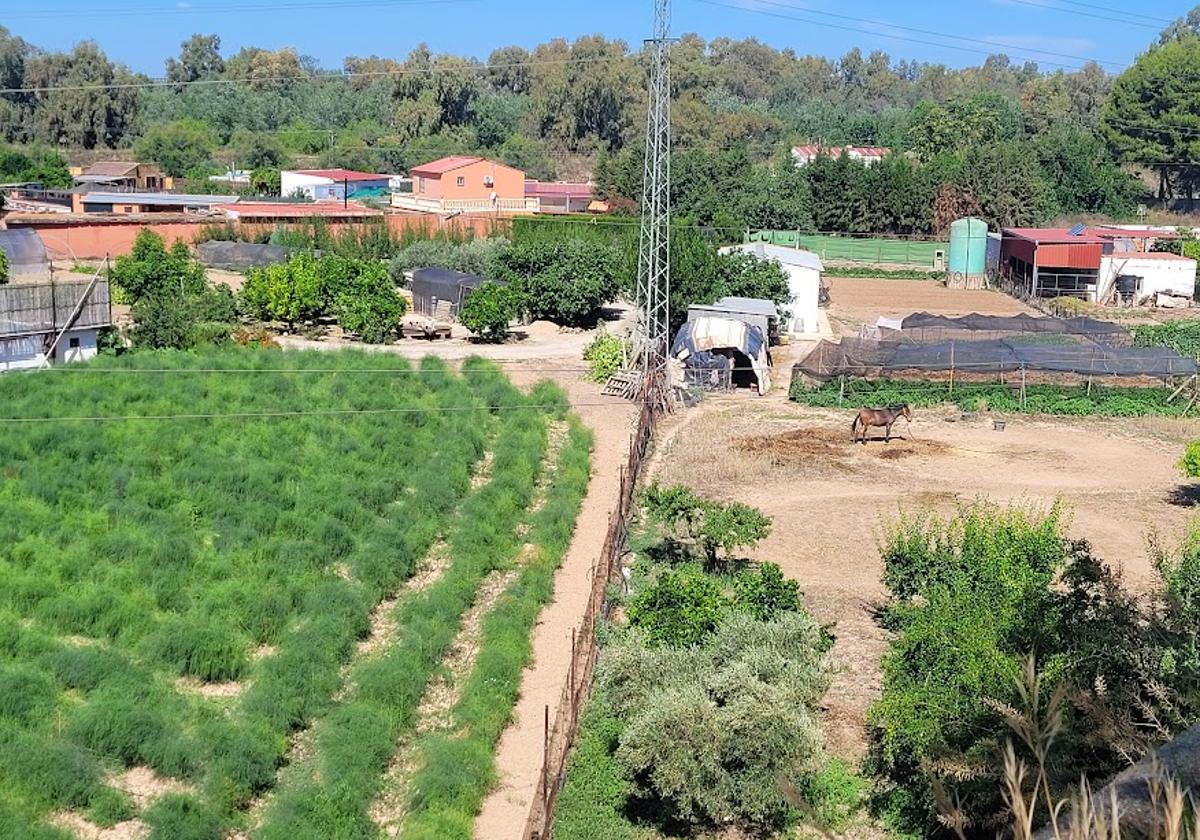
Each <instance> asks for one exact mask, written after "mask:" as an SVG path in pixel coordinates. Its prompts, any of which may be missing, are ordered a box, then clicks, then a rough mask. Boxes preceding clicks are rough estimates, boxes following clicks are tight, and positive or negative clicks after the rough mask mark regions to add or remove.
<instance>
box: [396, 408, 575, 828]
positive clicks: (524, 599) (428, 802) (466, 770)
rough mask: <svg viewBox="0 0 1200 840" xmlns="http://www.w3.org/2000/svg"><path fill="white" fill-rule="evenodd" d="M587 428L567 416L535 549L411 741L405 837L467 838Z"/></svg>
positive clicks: (571, 502)
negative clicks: (467, 669)
mask: <svg viewBox="0 0 1200 840" xmlns="http://www.w3.org/2000/svg"><path fill="white" fill-rule="evenodd" d="M591 445H592V435H591V433H590V432H589V431H588V430H587V429H586V428H584V427H583V426H582V425H581V424H580V423H579V421H578V420H577V419H575V418H574V417H572V418H571V420H570V431H569V437H568V440H567V443H566V445H565V446H564V448H563V449H562V451H561V452H560V454H559V459H558V465H557V468H556V470H555V473H554V477H553V479H552V481H551V483H550V486H549V488H548V491H547V497H546V502H545V504H544V505H543V506H542V508H541V509H540V510H539V511H538V512H537V513H536V514H535V515H534V516H533V520H532V522H531V529H530V533H529V542H530V544H532V545H533V546H534V548H535V550H534V552H533V554H532V556H531V557H530V558H529V559H528V561H527V563H526V565H525V567H524V569H523V570H522V572H521V575H520V577H519V578H518V579H517V580H516V582H515V583H514V584H513V585H512V586H511V587H510V588H509V590H508V591H507V592H506V593H505V594H504V596H503V597H502V598H501V600H500V601H499V603H498V604H497V605H496V607H495V609H494V610H493V611H492V612H491V613H490V614H489V615H488V616H487V617H486V618H485V619H484V622H483V628H482V631H483V632H482V643H481V645H480V650H479V654H478V657H477V659H476V661H475V667H474V669H473V671H472V673H471V676H470V678H469V679H468V681H467V683H466V685H465V687H464V689H463V693H462V696H461V697H460V699H459V701H458V703H457V704H456V705H455V707H454V709H453V711H452V712H451V725H450V727H449V730H450V731H449V732H436V733H431V734H430V735H428V736H426V737H425V738H423V739H422V740H421V741H420V742H419V743H418V760H419V763H420V770H419V771H418V772H417V773H416V775H415V776H414V777H413V780H412V784H411V785H410V793H409V797H408V809H407V818H406V822H405V824H404V830H403V833H402V834H401V837H402V838H406V840H454V839H455V838H457V839H458V840H469V838H470V837H471V836H472V826H473V824H474V821H475V816H476V814H477V813H478V812H479V809H480V807H481V805H482V803H483V798H484V796H485V795H486V793H487V790H488V787H489V786H490V785H491V784H492V782H493V781H494V779H495V775H496V770H495V748H496V744H497V742H498V741H499V739H500V736H501V734H502V733H503V731H504V727H505V726H506V725H507V724H508V721H509V720H510V718H511V716H512V709H513V706H514V705H515V703H516V701H517V696H518V694H519V689H520V681H521V672H522V669H523V668H524V667H525V666H526V665H527V664H528V662H529V661H530V658H531V656H532V652H533V645H532V641H531V639H530V633H531V631H532V629H533V625H534V622H535V620H536V619H537V616H538V613H540V612H541V610H542V608H543V607H544V606H545V605H546V604H547V603H548V602H549V600H550V598H551V597H552V595H553V594H554V573H555V571H556V570H557V569H558V567H559V566H560V565H561V563H562V559H563V557H564V556H565V554H566V552H567V548H568V546H569V545H570V542H571V536H572V534H573V533H574V531H575V520H576V518H577V517H578V514H579V508H580V505H581V504H582V502H583V496H584V494H585V493H586V492H587V486H588V479H589V476H590V457H589V456H590V452H591Z"/></svg>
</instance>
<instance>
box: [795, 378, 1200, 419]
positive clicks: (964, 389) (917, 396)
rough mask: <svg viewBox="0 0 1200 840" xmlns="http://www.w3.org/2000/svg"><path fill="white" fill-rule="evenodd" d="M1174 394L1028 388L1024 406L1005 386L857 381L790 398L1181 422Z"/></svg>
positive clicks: (800, 385) (830, 404) (799, 391)
mask: <svg viewBox="0 0 1200 840" xmlns="http://www.w3.org/2000/svg"><path fill="white" fill-rule="evenodd" d="M1172 390H1173V389H1167V388H1118V387H1108V386H1102V385H1097V386H1094V387H1093V388H1091V389H1090V391H1089V389H1088V388H1087V387H1086V386H1083V385H1080V386H1066V385H1030V386H1028V387H1027V388H1026V398H1025V405H1024V407H1022V405H1021V399H1020V395H1019V394H1017V393H1014V391H1013V389H1012V388H1011V387H1010V386H1008V385H1003V384H1000V383H994V384H973V383H958V384H956V385H955V386H954V393H953V394H951V393H950V391H949V387H948V386H947V385H946V384H944V383H941V382H917V381H909V380H892V379H879V380H873V381H867V380H861V379H855V380H849V381H847V383H846V389H845V392H844V393H843V392H842V388H841V384H840V383H838V382H831V383H827V384H825V385H822V386H820V387H817V388H809V387H808V386H806V385H805V384H804V382H803V381H802V380H800V379H796V380H794V381H793V383H792V387H791V393H790V398H791V400H792V401H793V402H796V403H799V404H801V405H808V406H814V407H817V408H867V407H871V406H881V405H899V404H905V405H909V406H911V407H912V408H914V409H917V408H936V407H937V406H941V405H954V406H957V407H958V408H959V409H961V410H962V411H984V410H986V411H993V412H998V413H1008V414H1018V413H1026V414H1054V415H1062V416H1072V417H1088V416H1098V417H1147V416H1164V417H1178V416H1182V415H1183V414H1184V412H1185V411H1186V409H1187V402H1188V401H1187V400H1179V399H1177V400H1175V401H1174V402H1167V399H1168V398H1169V397H1170V396H1171V392H1172Z"/></svg>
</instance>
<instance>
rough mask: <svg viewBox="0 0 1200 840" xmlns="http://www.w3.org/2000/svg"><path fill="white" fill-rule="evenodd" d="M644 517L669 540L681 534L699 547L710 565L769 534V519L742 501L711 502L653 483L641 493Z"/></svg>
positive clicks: (687, 491) (678, 488)
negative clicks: (656, 526) (719, 556)
mask: <svg viewBox="0 0 1200 840" xmlns="http://www.w3.org/2000/svg"><path fill="white" fill-rule="evenodd" d="M641 502H642V506H643V508H644V509H645V511H646V514H647V516H648V517H649V518H650V520H651V521H652V522H655V523H656V524H657V525H658V526H659V527H660V528H663V529H665V532H666V534H667V536H668V537H669V538H671V539H675V538H678V537H682V538H683V539H685V540H687V541H688V542H689V543H690V544H692V545H695V546H697V547H699V548H700V549H701V551H702V552H703V555H704V558H705V560H706V562H708V563H709V565H710V566H711V565H713V564H715V563H716V562H717V559H718V554H719V553H723V554H724V556H725V558H726V559H730V556H731V555H732V554H733V552H734V551H736V550H738V549H739V548H747V547H751V546H754V545H757V544H758V543H759V542H761V541H762V540H765V539H766V538H767V537H768V536H770V534H771V520H770V519H768V518H767V517H766V516H765V515H764V514H763V513H762V511H760V510H758V509H757V508H753V507H750V506H749V505H745V504H742V503H741V502H726V503H721V502H714V501H712V500H710V499H705V498H704V497H702V496H699V495H698V494H696V493H695V492H694V491H693V490H692V489H691V488H688V487H684V486H675V487H666V488H664V487H660V486H659V485H658V484H652V485H650V486H649V487H647V488H646V489H645V490H644V491H643V492H642V497H641Z"/></svg>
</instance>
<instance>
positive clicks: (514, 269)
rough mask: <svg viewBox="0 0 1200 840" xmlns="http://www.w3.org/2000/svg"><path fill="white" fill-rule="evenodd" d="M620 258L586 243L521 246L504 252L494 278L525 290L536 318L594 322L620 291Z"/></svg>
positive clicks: (528, 307)
mask: <svg viewBox="0 0 1200 840" xmlns="http://www.w3.org/2000/svg"><path fill="white" fill-rule="evenodd" d="M620 272H621V256H620V254H619V253H618V252H617V250H616V249H615V248H612V247H605V246H603V245H600V244H598V243H595V242H588V241H585V240H582V239H564V240H559V241H557V242H555V241H536V242H528V243H519V244H517V245H514V246H512V247H511V248H508V249H505V250H503V251H500V252H499V253H498V254H497V255H496V260H495V276H496V279H498V280H501V281H505V282H508V283H509V284H510V285H512V287H513V288H515V289H519V290H520V292H521V297H522V299H521V303H522V305H523V306H524V307H525V309H526V311H527V312H528V313H529V316H530V317H531V318H533V319H535V320H538V319H545V320H549V321H554V322H555V323H559V324H568V325H572V326H577V325H582V324H586V323H590V322H592V321H594V320H595V319H596V317H597V316H598V315H599V312H600V308H601V307H602V306H603V305H604V304H605V303H608V302H610V301H612V300H614V299H615V298H616V296H617V293H618V292H619V290H620V289H619V283H618V277H619V275H620Z"/></svg>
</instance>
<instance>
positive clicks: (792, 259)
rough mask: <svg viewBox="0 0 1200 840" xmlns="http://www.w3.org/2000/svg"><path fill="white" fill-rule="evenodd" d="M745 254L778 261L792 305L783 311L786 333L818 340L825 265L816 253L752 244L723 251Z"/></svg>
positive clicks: (784, 330)
mask: <svg viewBox="0 0 1200 840" xmlns="http://www.w3.org/2000/svg"><path fill="white" fill-rule="evenodd" d="M734 251H741V252H742V253H744V254H752V255H754V256H756V257H758V258H759V259H763V260H775V261H776V262H778V263H779V264H780V265H781V266H783V270H784V271H785V272H787V276H788V289H789V291H790V292H791V301H790V302H788V303H787V304H785V305H784V306H783V307H782V308H783V309H785V310H787V311H786V313H785V314H784V319H783V332H785V333H788V334H790V335H793V336H797V337H807V338H815V337H816V336H818V335H819V334H820V332H821V310H820V301H821V277H822V275H823V274H824V273H825V264H824V263H822V262H821V258H820V257H818V256H817V255H816V254H814V253H813V252H812V251H801V250H799V249H797V248H784V247H782V246H779V245H767V244H766V243H763V242H751V243H747V244H745V245H734V246H732V247H730V248H723V249H721V253H723V254H728V253H732V252H734Z"/></svg>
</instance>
